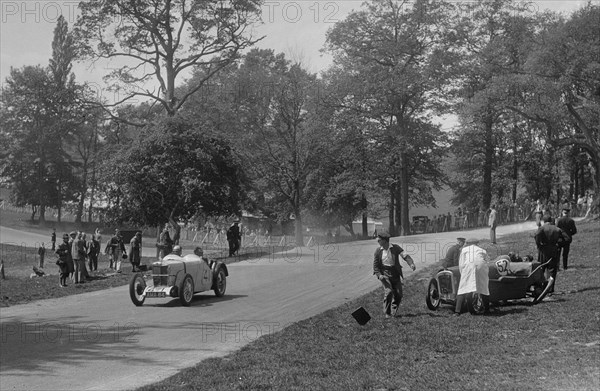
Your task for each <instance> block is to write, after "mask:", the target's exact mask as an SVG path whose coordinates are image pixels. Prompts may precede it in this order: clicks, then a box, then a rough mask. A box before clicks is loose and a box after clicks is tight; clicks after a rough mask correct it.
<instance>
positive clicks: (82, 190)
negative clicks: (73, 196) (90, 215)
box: [75, 162, 88, 223]
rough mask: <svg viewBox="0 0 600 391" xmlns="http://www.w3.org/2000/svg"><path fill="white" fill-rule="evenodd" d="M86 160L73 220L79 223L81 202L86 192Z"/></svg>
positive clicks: (81, 214) (81, 213)
mask: <svg viewBox="0 0 600 391" xmlns="http://www.w3.org/2000/svg"><path fill="white" fill-rule="evenodd" d="M87 171H88V170H87V162H84V164H83V178H82V183H81V190H80V192H81V193H80V196H79V203H78V204H77V213H76V215H75V222H76V223H81V218H82V217H83V204H84V202H85V194H86V193H87Z"/></svg>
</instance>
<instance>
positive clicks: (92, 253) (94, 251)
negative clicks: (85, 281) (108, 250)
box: [88, 234, 100, 271]
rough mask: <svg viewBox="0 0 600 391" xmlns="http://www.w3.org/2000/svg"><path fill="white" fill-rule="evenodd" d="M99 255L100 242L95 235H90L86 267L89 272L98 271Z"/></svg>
mask: <svg viewBox="0 0 600 391" xmlns="http://www.w3.org/2000/svg"><path fill="white" fill-rule="evenodd" d="M99 255H100V241H99V240H98V239H97V237H96V235H95V234H94V235H92V240H90V242H89V243H88V266H89V268H90V271H96V270H98V256H99Z"/></svg>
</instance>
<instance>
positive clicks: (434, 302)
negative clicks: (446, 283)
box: [425, 279, 440, 311]
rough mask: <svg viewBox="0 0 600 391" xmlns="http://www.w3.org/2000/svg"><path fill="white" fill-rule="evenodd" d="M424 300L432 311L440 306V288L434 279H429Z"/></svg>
mask: <svg viewBox="0 0 600 391" xmlns="http://www.w3.org/2000/svg"><path fill="white" fill-rule="evenodd" d="M425 302H426V303H427V308H429V309H430V310H432V311H435V310H437V308H438V307H439V306H440V290H439V288H438V283H437V280H436V279H431V281H429V285H428V286H427V297H426V298H425Z"/></svg>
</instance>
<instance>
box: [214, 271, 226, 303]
mask: <svg viewBox="0 0 600 391" xmlns="http://www.w3.org/2000/svg"><path fill="white" fill-rule="evenodd" d="M215 278H216V279H217V280H216V281H215V289H214V291H215V295H216V296H217V297H221V296H223V295H224V294H225V289H226V288H227V276H226V275H225V270H223V268H220V269H219V271H218V272H217V275H216V277H215Z"/></svg>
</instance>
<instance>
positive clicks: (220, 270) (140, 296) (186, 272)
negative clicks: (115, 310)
mask: <svg viewBox="0 0 600 391" xmlns="http://www.w3.org/2000/svg"><path fill="white" fill-rule="evenodd" d="M227 276H229V272H228V271H227V266H225V264H224V263H223V262H214V261H210V262H209V261H208V260H207V259H206V258H202V257H199V256H197V255H195V254H188V255H186V256H184V257H181V256H179V255H175V254H169V255H167V256H166V257H164V258H163V259H162V261H158V262H154V263H153V264H152V277H151V278H150V279H149V280H148V282H151V283H152V284H151V285H150V284H147V281H146V279H144V276H143V275H142V274H140V273H137V274H135V275H133V276H132V277H131V281H130V282H129V295H130V297H131V301H132V302H133V304H135V305H136V306H141V305H142V304H144V301H145V300H146V299H147V298H148V299H155V298H166V297H174V298H177V297H178V298H179V300H180V301H181V304H182V305H184V306H189V305H190V304H191V302H192V297H193V296H194V294H195V293H199V292H204V291H208V290H213V291H214V292H215V295H216V296H217V297H221V296H223V295H224V294H225V288H226V287H227Z"/></svg>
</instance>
